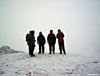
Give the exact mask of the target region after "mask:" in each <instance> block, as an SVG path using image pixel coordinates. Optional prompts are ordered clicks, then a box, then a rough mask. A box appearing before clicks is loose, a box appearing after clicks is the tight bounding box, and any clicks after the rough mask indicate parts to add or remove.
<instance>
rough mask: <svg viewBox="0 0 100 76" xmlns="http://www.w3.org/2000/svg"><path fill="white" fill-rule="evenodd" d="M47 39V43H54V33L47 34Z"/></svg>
mask: <svg viewBox="0 0 100 76" xmlns="http://www.w3.org/2000/svg"><path fill="white" fill-rule="evenodd" d="M47 41H48V44H55V43H56V37H55V35H54V34H48V37H47Z"/></svg>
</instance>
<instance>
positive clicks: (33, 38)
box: [29, 34, 35, 44]
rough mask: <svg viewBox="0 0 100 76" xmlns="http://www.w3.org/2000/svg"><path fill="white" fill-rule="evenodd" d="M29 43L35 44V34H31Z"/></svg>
mask: <svg viewBox="0 0 100 76" xmlns="http://www.w3.org/2000/svg"><path fill="white" fill-rule="evenodd" d="M29 44H35V37H34V35H33V34H30V35H29Z"/></svg>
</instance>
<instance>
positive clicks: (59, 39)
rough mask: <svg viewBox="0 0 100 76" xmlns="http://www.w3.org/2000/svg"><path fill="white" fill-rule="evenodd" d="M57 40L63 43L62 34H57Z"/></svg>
mask: <svg viewBox="0 0 100 76" xmlns="http://www.w3.org/2000/svg"><path fill="white" fill-rule="evenodd" d="M57 38H58V42H64V39H63V38H64V34H63V33H60V34H57Z"/></svg>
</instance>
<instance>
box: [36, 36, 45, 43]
mask: <svg viewBox="0 0 100 76" xmlns="http://www.w3.org/2000/svg"><path fill="white" fill-rule="evenodd" d="M45 42H46V41H45V37H44V36H43V35H39V36H38V37H37V43H38V44H45Z"/></svg>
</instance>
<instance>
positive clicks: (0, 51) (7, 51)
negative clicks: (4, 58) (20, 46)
mask: <svg viewBox="0 0 100 76" xmlns="http://www.w3.org/2000/svg"><path fill="white" fill-rule="evenodd" d="M21 52H22V51H16V50H14V49H12V48H10V47H9V46H2V47H1V48H0V55H2V54H10V53H21Z"/></svg>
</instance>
